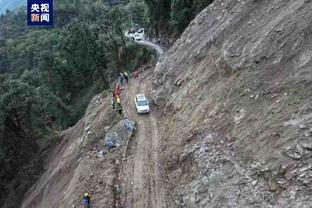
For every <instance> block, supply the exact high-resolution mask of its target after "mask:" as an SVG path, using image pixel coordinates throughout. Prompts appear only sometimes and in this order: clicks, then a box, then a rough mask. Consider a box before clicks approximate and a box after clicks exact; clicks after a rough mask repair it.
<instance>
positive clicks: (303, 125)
mask: <svg viewBox="0 0 312 208" xmlns="http://www.w3.org/2000/svg"><path fill="white" fill-rule="evenodd" d="M299 128H300V129H306V128H307V125H305V124H300V125H299Z"/></svg>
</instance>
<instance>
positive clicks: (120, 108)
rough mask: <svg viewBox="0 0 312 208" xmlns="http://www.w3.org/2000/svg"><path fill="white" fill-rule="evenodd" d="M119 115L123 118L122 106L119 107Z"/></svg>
mask: <svg viewBox="0 0 312 208" xmlns="http://www.w3.org/2000/svg"><path fill="white" fill-rule="evenodd" d="M118 113H119V115H120V116H122V107H121V104H119V105H118Z"/></svg>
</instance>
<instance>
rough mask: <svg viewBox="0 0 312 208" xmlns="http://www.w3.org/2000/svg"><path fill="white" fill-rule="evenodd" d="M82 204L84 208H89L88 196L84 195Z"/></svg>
mask: <svg viewBox="0 0 312 208" xmlns="http://www.w3.org/2000/svg"><path fill="white" fill-rule="evenodd" d="M82 204H83V207H84V208H90V195H89V194H88V193H85V194H84V196H83V198H82Z"/></svg>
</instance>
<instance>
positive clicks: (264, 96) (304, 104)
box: [152, 0, 312, 207]
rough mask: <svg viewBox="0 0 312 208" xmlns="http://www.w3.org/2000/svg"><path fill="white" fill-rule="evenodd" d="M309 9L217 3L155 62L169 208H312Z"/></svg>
mask: <svg viewBox="0 0 312 208" xmlns="http://www.w3.org/2000/svg"><path fill="white" fill-rule="evenodd" d="M311 9H312V2H311V1H309V0H296V1H291V0H274V1H269V0H259V1H258V0H217V1H215V2H214V3H213V4H212V5H210V6H209V7H208V8H206V9H205V10H204V11H203V12H202V13H201V14H200V15H198V16H197V17H196V18H195V19H194V20H193V21H192V22H191V24H190V25H189V27H188V28H187V29H186V30H185V31H184V33H183V35H182V36H181V38H180V39H179V40H177V41H176V43H175V44H174V45H173V47H172V48H171V49H170V51H169V52H168V53H167V54H166V55H165V56H164V57H163V59H162V60H161V61H160V62H159V63H158V65H157V66H156V69H155V76H154V77H153V78H152V80H153V87H152V88H153V95H154V96H153V97H154V100H155V102H156V103H157V104H158V105H159V106H161V107H162V108H163V107H165V112H164V113H163V121H164V126H165V129H164V132H163V135H164V142H163V144H164V147H163V148H164V149H163V150H164V154H165V155H167V157H166V159H165V162H164V163H166V164H167V168H166V172H167V175H168V177H167V181H168V184H170V186H169V188H168V189H169V190H173V192H170V193H171V196H170V197H169V198H170V200H169V201H168V203H169V205H168V206H173V207H310V206H311V201H312V197H311V188H312V177H311V175H312V164H311V162H312V158H311V156H312V141H311V140H312V137H311V133H312V106H311V98H312V96H311V87H312V84H311V83H312V82H311V81H312V74H311V71H312V68H311V67H312V62H311V57H312V44H311V39H312V36H311V32H312V26H311V25H312V24H311V23H312V13H311Z"/></svg>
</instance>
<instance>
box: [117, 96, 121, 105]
mask: <svg viewBox="0 0 312 208" xmlns="http://www.w3.org/2000/svg"><path fill="white" fill-rule="evenodd" d="M116 103H117V105H118V106H121V103H120V97H119V96H116Z"/></svg>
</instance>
